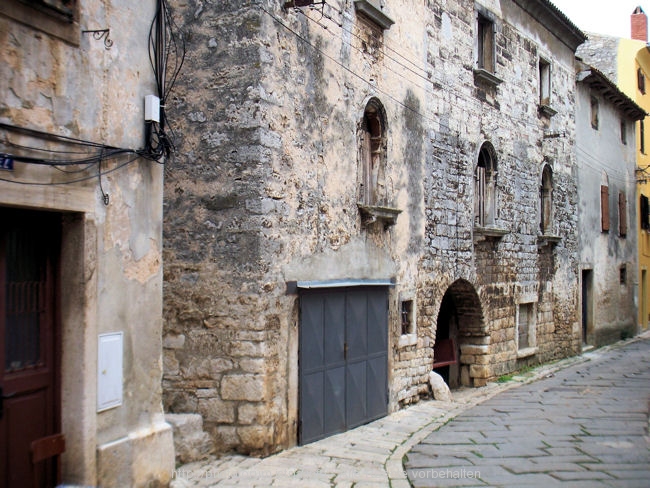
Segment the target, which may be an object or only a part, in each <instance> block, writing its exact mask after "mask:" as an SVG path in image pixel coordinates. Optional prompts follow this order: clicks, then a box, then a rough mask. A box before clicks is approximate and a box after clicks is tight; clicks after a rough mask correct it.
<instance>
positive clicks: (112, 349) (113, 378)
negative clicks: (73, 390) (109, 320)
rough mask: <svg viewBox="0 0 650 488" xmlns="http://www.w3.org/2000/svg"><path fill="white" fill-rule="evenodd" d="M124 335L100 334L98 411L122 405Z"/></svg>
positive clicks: (98, 351) (119, 333)
mask: <svg viewBox="0 0 650 488" xmlns="http://www.w3.org/2000/svg"><path fill="white" fill-rule="evenodd" d="M123 355H124V333H123V332H112V333H110V334H100V335H99V343H98V348H97V411H98V412H101V411H103V410H108V409H109V408H113V407H118V406H120V405H122V384H123V373H122V357H123Z"/></svg>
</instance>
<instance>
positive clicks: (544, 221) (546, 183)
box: [540, 164, 553, 235]
mask: <svg viewBox="0 0 650 488" xmlns="http://www.w3.org/2000/svg"><path fill="white" fill-rule="evenodd" d="M540 199H541V202H540V207H541V208H540V217H541V220H540V230H541V231H542V234H543V235H548V234H552V228H553V225H552V221H553V171H552V170H551V167H550V166H549V165H548V164H547V165H545V166H544V170H543V171H542V187H541V190H540Z"/></svg>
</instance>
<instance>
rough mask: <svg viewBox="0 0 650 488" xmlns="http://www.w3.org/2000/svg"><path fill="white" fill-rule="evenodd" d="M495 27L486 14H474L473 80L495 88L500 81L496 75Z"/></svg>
mask: <svg viewBox="0 0 650 488" xmlns="http://www.w3.org/2000/svg"><path fill="white" fill-rule="evenodd" d="M495 38H496V25H495V23H494V21H493V20H491V19H490V18H489V17H488V14H487V13H481V12H477V13H476V38H475V41H474V42H475V59H474V80H475V81H481V82H483V83H487V84H488V85H492V86H496V85H498V84H499V83H501V82H502V81H503V80H501V79H500V78H499V77H498V76H497V75H496V45H495Z"/></svg>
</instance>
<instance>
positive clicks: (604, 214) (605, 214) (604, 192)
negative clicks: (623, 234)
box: [600, 185, 609, 232]
mask: <svg viewBox="0 0 650 488" xmlns="http://www.w3.org/2000/svg"><path fill="white" fill-rule="evenodd" d="M600 222H601V228H602V231H603V232H608V231H609V187H608V186H607V185H601V187H600Z"/></svg>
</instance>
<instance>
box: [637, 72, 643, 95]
mask: <svg viewBox="0 0 650 488" xmlns="http://www.w3.org/2000/svg"><path fill="white" fill-rule="evenodd" d="M636 82H637V86H638V88H639V91H640V92H641V93H643V94H645V75H644V74H643V70H642V69H641V68H639V69H637V70H636Z"/></svg>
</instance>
